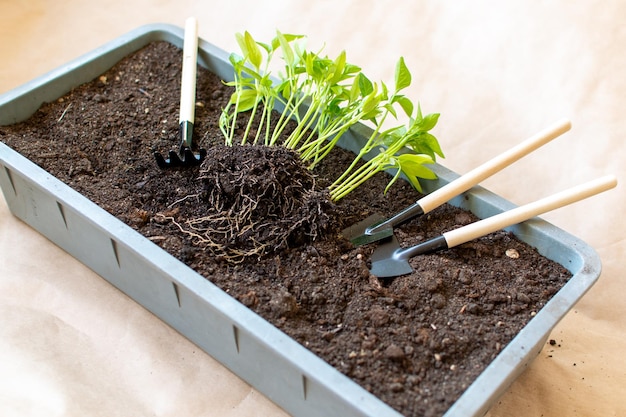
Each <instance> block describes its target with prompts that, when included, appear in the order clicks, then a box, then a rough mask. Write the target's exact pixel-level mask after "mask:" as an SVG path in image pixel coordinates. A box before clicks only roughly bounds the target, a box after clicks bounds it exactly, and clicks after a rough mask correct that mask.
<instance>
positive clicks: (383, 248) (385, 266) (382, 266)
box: [370, 234, 448, 278]
mask: <svg viewBox="0 0 626 417" xmlns="http://www.w3.org/2000/svg"><path fill="white" fill-rule="evenodd" d="M442 249H448V242H447V241H446V238H445V236H444V235H441V236H438V237H435V238H433V239H430V240H427V241H425V242H422V243H419V244H417V245H415V246H410V247H408V248H401V247H400V242H398V239H397V238H396V236H395V235H393V234H392V236H391V238H390V239H388V240H387V241H385V242H384V243H383V244H381V245H380V246H378V248H376V250H375V251H374V253H373V254H372V267H371V268H370V272H371V273H372V274H374V275H376V276H377V277H379V278H392V277H398V276H400V275H407V274H410V273H412V272H413V268H411V265H410V264H409V259H411V258H412V257H414V256H417V255H424V254H427V253H432V252H435V251H439V250H442Z"/></svg>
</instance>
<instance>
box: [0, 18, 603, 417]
mask: <svg viewBox="0 0 626 417" xmlns="http://www.w3.org/2000/svg"><path fill="white" fill-rule="evenodd" d="M182 39H183V31H182V29H181V28H178V27H174V26H170V25H163V24H155V25H148V26H144V27H140V28H139V29H136V30H134V31H132V32H130V33H128V34H126V35H124V36H121V37H119V38H117V39H115V40H113V41H112V42H110V43H107V44H106V45H104V46H102V47H100V48H98V49H96V50H94V51H93V52H91V53H88V54H86V55H84V56H82V57H79V58H78V59H76V60H74V61H72V62H70V63H68V64H67V65H64V66H63V67H61V68H58V69H56V70H53V71H51V72H50V73H48V74H46V75H44V76H42V77H39V78H37V79H35V80H33V81H31V82H29V83H27V84H25V85H23V86H21V87H18V88H16V89H14V90H12V91H10V92H8V93H6V94H3V95H2V96H0V125H7V124H12V123H16V122H19V121H22V120H25V119H27V118H28V117H29V116H30V115H32V114H33V113H34V112H35V111H36V110H37V109H38V107H39V106H40V105H41V104H42V103H44V102H47V101H53V100H56V99H57V98H59V97H60V96H62V95H63V94H65V93H66V92H68V91H69V90H70V89H71V88H73V87H76V86H78V85H80V84H83V83H85V82H88V81H91V80H92V79H94V78H95V77H97V76H99V75H100V74H102V73H103V72H105V71H106V70H108V69H109V68H110V67H112V66H113V65H114V64H116V63H117V62H118V61H119V60H121V59H122V58H124V57H125V56H127V55H128V54H130V53H132V52H134V51H136V50H138V49H140V48H141V47H143V46H145V45H147V44H148V43H150V42H152V41H159V40H164V41H168V42H170V43H172V44H174V45H176V46H178V47H182V42H183V40H182ZM198 61H199V63H200V65H202V66H204V67H206V68H208V69H209V70H210V71H212V72H214V73H215V74H217V75H218V76H220V77H222V78H223V79H225V80H229V79H231V78H232V69H231V65H230V63H229V61H228V54H227V53H226V52H225V51H223V50H220V49H218V48H216V47H215V46H213V45H211V44H209V43H207V42H205V41H202V40H201V41H200V50H199V53H198ZM367 131H368V129H367V128H366V127H365V126H357V127H356V128H355V129H352V131H350V132H349V133H348V134H347V135H345V137H344V139H343V140H342V142H341V145H342V146H344V147H345V148H347V149H351V148H352V149H356V148H355V146H356V144H357V143H358V141H360V140H363V137H364V136H365V135H366V134H367ZM435 170H436V172H437V174H438V176H439V179H438V180H436V181H431V182H429V183H428V184H426V185H425V188H426V190H427V191H432V190H433V189H436V188H438V187H440V186H442V185H444V184H446V183H448V182H449V181H451V180H453V179H454V178H456V177H457V174H455V173H453V172H451V171H449V170H447V169H445V168H444V167H442V166H440V165H437V166H436V167H435ZM0 186H1V187H2V191H3V193H4V196H5V198H6V201H7V204H8V206H9V208H10V210H11V212H12V213H13V214H14V215H15V216H16V217H18V218H20V219H21V220H23V221H24V222H26V223H27V224H29V225H30V226H31V227H33V228H34V229H36V230H38V231H39V232H40V233H41V234H43V235H44V236H46V237H47V238H48V239H50V240H51V241H52V242H54V243H55V244H56V245H58V246H59V247H61V248H62V249H64V250H65V251H66V252H68V253H69V254H70V255H72V256H74V257H75V258H77V259H78V260H80V261H81V262H83V263H84V264H85V265H87V266H88V267H90V268H91V269H93V270H94V271H95V272H96V273H98V274H99V275H100V276H102V277H103V278H104V279H106V280H107V281H109V282H110V283H111V284H113V285H114V286H115V287H117V288H119V289H120V290H121V291H123V292H124V293H126V294H127V295H128V296H130V297H131V298H133V299H134V300H135V301H136V302H138V303H139V304H141V305H142V306H144V307H145V308H146V309H148V310H149V311H151V312H152V313H154V314H155V315H156V316H158V317H159V318H161V319H162V320H163V321H164V322H166V323H168V324H169V325H170V326H172V327H173V328H175V329H176V330H178V331H179V332H180V333H181V334H183V335H184V336H185V337H187V338H188V339H189V340H191V341H192V342H194V343H195V344H196V345H198V346H199V347H200V348H202V349H203V350H204V351H206V352H207V353H208V354H209V355H211V356H213V357H214V358H215V359H217V360H218V361H219V362H221V363H222V364H223V365H225V366H226V367H227V368H229V369H230V370H232V371H233V372H234V373H235V374H237V375H239V376H240V377H241V378H242V379H244V380H245V381H247V382H248V383H250V384H251V385H252V386H254V387H255V388H256V389H258V390H259V391H261V392H262V393H264V394H265V395H266V396H267V397H269V398H270V399H271V400H272V401H274V402H275V403H276V404H278V405H279V406H280V407H282V408H283V409H285V410H286V411H287V412H289V413H290V414H292V415H294V416H372V417H374V416H375V417H381V416H399V414H398V413H397V412H396V411H394V410H393V409H391V408H390V407H389V406H387V405H386V404H384V403H383V402H382V401H380V400H379V399H378V398H376V397H375V396H373V395H372V394H370V393H369V392H367V391H366V390H365V389H363V388H361V387H360V386H359V385H357V384H356V383H354V382H353V381H351V380H350V379H349V378H347V377H346V376H344V375H343V374H341V373H340V372H339V371H337V370H336V369H334V368H333V367H332V366H330V365H329V364H327V363H326V362H324V361H323V360H322V359H320V358H319V357H317V356H315V355H314V354H313V353H311V352H310V351H308V350H307V349H306V348H304V347H302V346H301V345H300V344H298V343H297V342H296V341H294V340H293V339H291V338H289V337H288V336H287V335H285V334H284V333H282V332H281V331H280V330H278V329H276V328H275V327H274V326H272V325H271V324H269V323H268V322H267V321H265V320H264V319H262V318H261V317H259V316H258V315H257V314H255V313H254V312H252V311H251V310H249V309H248V308H246V307H245V306H243V305H242V304H240V303H239V302H237V301H236V300H235V299H233V298H232V297H230V296H229V295H228V294H226V293H225V292H223V291H222V290H220V289H219V288H217V287H216V286H215V285H213V284H212V283H210V282H209V281H207V280H206V279H204V278H203V277H202V276H200V275H199V274H197V273H196V272H194V271H193V270H192V269H190V268H188V267H187V266H185V265H184V264H183V263H181V262H179V261H178V260H176V259H175V258H174V257H172V256H171V255H169V254H168V253H166V252H165V251H164V250H162V249H161V248H159V247H158V246H157V245H155V244H153V243H152V242H150V241H149V240H148V239H146V238H144V237H143V236H141V235H140V234H139V233H137V232H136V231H134V230H133V229H131V228H130V227H128V226H126V225H125V224H124V223H122V222H121V221H120V220H118V219H117V218H115V217H113V216H111V215H110V214H108V213H107V212H106V211H105V210H103V209H102V208H100V207H98V206H97V205H96V204H94V203H93V202H91V201H90V200H88V199H87V198H85V197H83V196H82V195H80V194H79V193H77V192H76V191H74V190H73V189H71V188H69V187H68V186H67V185H65V184H63V183H62V182H60V181H59V180H57V179H56V178H54V177H53V176H52V175H50V174H49V173H47V172H46V171H44V170H43V169H41V168H39V167H38V166H36V165H35V164H33V163H32V162H30V161H29V160H27V159H26V158H24V157H22V156H21V155H19V154H18V153H16V152H14V151H13V150H11V149H10V148H9V147H7V146H5V145H4V144H3V143H0ZM451 203H452V204H454V205H457V206H460V207H463V208H466V209H469V210H471V211H472V212H474V213H475V214H476V215H478V216H479V217H481V218H484V217H488V216H491V215H493V214H496V213H499V212H502V211H504V210H508V209H511V208H513V207H514V205H513V204H511V203H510V202H508V201H506V200H504V199H502V198H500V197H498V196H496V195H494V194H493V193H491V192H489V191H487V190H485V189H484V188H481V187H474V188H473V189H471V190H470V191H469V192H467V193H464V194H463V195H462V196H460V197H457V198H455V199H454V200H453V201H451ZM510 230H511V231H512V232H513V233H515V234H516V235H517V236H518V237H519V238H521V239H522V240H523V241H525V242H527V243H529V244H530V245H532V246H534V247H536V248H537V249H538V250H539V252H540V253H542V254H543V255H544V256H546V257H548V258H550V259H552V260H554V261H556V262H558V263H560V264H561V265H563V266H565V267H566V268H567V269H568V270H569V271H571V272H572V274H573V277H572V279H571V280H570V281H569V282H568V283H567V284H566V285H565V286H564V287H563V288H562V289H561V290H560V291H559V292H558V293H557V294H556V295H555V296H554V297H553V298H552V299H551V300H550V301H549V302H548V303H547V304H546V306H545V307H544V308H542V309H541V310H540V311H539V312H537V315H536V316H535V317H534V318H533V319H532V320H531V321H530V322H529V324H528V325H527V326H526V327H525V328H524V329H522V331H521V332H520V333H519V334H518V335H517V336H516V337H515V338H514V339H513V341H512V342H511V343H510V344H509V345H507V346H506V347H505V348H504V349H503V350H502V352H501V353H500V354H499V355H498V356H497V357H496V359H495V360H494V361H493V362H492V363H491V364H490V365H489V366H488V367H487V369H486V370H485V371H484V372H483V373H482V374H481V375H480V376H479V377H478V378H477V379H476V380H475V382H474V383H473V384H472V385H471V386H470V387H469V388H468V389H467V390H466V391H465V393H464V394H463V395H462V396H461V397H460V398H459V400H458V401H457V402H456V403H455V404H454V405H453V406H452V407H451V408H450V409H449V410H448V412H447V413H446V416H447V417H450V416H463V417H467V416H481V415H484V414H485V413H486V412H487V411H488V410H489V408H490V407H491V405H492V404H493V403H494V401H495V400H496V399H497V398H498V397H499V396H500V395H501V394H502V393H503V392H504V391H505V390H506V389H507V388H508V386H509V385H510V384H511V383H512V382H513V381H514V380H515V378H517V376H518V375H519V374H520V373H521V372H522V371H523V370H524V369H525V367H526V365H527V364H528V363H530V362H531V361H532V360H533V359H534V358H535V357H536V355H537V354H538V353H539V352H540V350H541V349H542V347H543V345H544V344H545V342H546V341H547V338H548V336H549V334H550V331H551V330H552V329H553V328H554V326H555V325H556V324H557V323H558V321H559V320H560V319H561V318H562V317H563V316H564V315H565V314H566V313H567V311H568V310H570V309H571V308H572V307H573V305H574V304H575V303H576V302H577V301H578V300H579V299H580V298H581V297H582V296H583V295H584V294H585V292H586V291H588V290H589V289H590V288H591V286H592V285H593V284H594V282H595V281H596V280H597V279H598V277H599V275H600V270H601V264H600V260H599V258H598V256H597V254H596V253H595V251H594V250H593V249H592V248H591V247H589V246H588V245H587V244H585V243H584V242H582V241H581V240H579V239H577V238H575V237H573V236H571V235H570V234H568V233H566V232H564V231H562V230H560V229H558V228H556V227H554V226H552V225H550V224H548V223H546V222H545V221H543V220H541V219H532V220H530V221H527V222H525V223H523V224H521V225H517V226H514V227H511V228H510Z"/></svg>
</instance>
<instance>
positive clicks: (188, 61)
mask: <svg viewBox="0 0 626 417" xmlns="http://www.w3.org/2000/svg"><path fill="white" fill-rule="evenodd" d="M197 64H198V21H197V19H196V18H195V17H190V18H188V19H187V20H186V21H185V38H184V41H183V74H182V78H181V83H180V84H181V85H180V114H179V123H180V124H181V125H182V124H185V123H187V122H188V123H191V124H193V122H194V117H195V108H196V71H197V69H196V68H197ZM186 136H187V135H183V139H185V138H186ZM186 145H187V146H188V147H191V143H187V144H186Z"/></svg>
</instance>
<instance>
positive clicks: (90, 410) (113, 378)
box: [0, 0, 626, 417]
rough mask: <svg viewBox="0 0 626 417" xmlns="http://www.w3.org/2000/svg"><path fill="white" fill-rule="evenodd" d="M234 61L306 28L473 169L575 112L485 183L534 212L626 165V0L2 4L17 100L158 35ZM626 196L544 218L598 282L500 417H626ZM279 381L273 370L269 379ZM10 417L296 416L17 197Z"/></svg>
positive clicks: (1, 397) (9, 269) (615, 193)
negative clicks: (579, 245) (536, 204)
mask: <svg viewBox="0 0 626 417" xmlns="http://www.w3.org/2000/svg"><path fill="white" fill-rule="evenodd" d="M190 15H195V16H196V17H197V18H198V19H199V24H200V29H199V31H200V36H201V37H202V38H204V39H206V40H208V41H210V42H212V43H214V44H216V45H217V46H219V47H221V48H223V49H226V50H235V49H236V43H235V41H234V37H233V35H234V33H235V32H239V31H243V30H249V31H250V32H251V33H252V34H253V35H255V37H257V38H258V39H262V40H267V39H269V38H270V37H271V36H272V35H273V33H274V30H275V29H280V30H281V31H283V32H291V33H302V34H307V35H308V36H309V38H310V41H309V42H310V44H311V45H322V44H323V43H325V44H326V45H327V46H326V51H327V52H328V53H329V54H330V55H335V54H336V53H338V52H339V51H340V50H341V49H345V50H346V51H347V53H348V58H349V60H350V61H351V62H353V63H356V64H359V65H360V66H362V67H363V68H364V69H365V70H366V73H367V74H369V76H370V78H372V79H375V80H380V79H382V80H385V81H388V82H389V83H391V80H392V77H393V69H394V65H395V62H396V60H397V59H398V57H399V56H404V57H405V59H406V62H407V64H408V66H409V68H410V69H411V70H412V72H413V86H412V87H411V90H410V91H409V93H408V94H409V95H410V96H411V97H412V98H414V99H419V100H420V102H421V104H422V108H423V109H424V111H425V112H440V113H441V115H442V116H441V119H440V124H439V126H438V127H437V129H436V134H437V136H438V137H439V138H440V141H441V143H442V146H443V148H444V150H445V151H446V153H447V158H446V159H445V160H443V161H441V162H442V163H443V164H444V165H445V166H447V167H449V168H451V169H453V170H455V171H457V172H459V173H463V172H467V171H468V170H469V169H471V168H473V167H474V166H476V165H478V164H479V163H480V162H483V161H484V160H486V159H487V158H488V157H490V156H492V155H496V154H497V153H499V152H500V151H503V150H505V149H507V148H509V147H510V146H512V145H513V144H515V143H518V142H519V141H521V140H523V139H524V138H526V137H528V136H530V135H532V134H534V133H535V132H537V131H539V130H541V129H543V128H544V127H546V126H547V125H549V124H551V123H552V122H554V121H556V120H558V119H560V118H561V117H567V118H569V119H570V120H571V121H572V123H573V128H572V131H571V132H569V133H567V134H566V135H564V136H563V137H562V138H559V139H557V140H555V141H554V142H553V143H551V144H549V145H547V146H546V147H544V148H542V149H541V150H540V151H538V152H536V154H534V155H531V156H529V157H527V158H525V159H524V160H523V161H520V162H519V163H517V164H516V165H514V166H512V167H510V168H507V169H506V170H505V171H503V172H501V173H499V174H498V175H496V176H495V177H493V178H492V179H490V180H488V181H486V182H485V183H484V185H485V186H486V187H488V188H489V189H491V190H492V191H494V192H496V193H498V194H500V195H502V196H504V197H505V198H507V199H509V200H511V201H513V202H515V203H517V204H523V203H525V202H529V201H532V200H535V199H537V198H540V197H542V196H545V195H548V194H551V193H553V192H556V191H558V190H561V189H564V188H567V187H569V186H572V185H575V184H578V183H581V182H583V181H585V180H588V179H591V178H596V177H599V176H602V175H605V174H609V173H611V174H615V175H617V176H618V178H619V179H620V181H621V182H622V183H623V182H624V178H626V177H625V174H626V168H625V164H624V160H626V149H625V147H624V140H625V139H626V121H625V119H624V116H623V113H624V111H625V110H626V75H624V74H626V23H624V22H625V21H626V3H625V2H622V1H620V0H609V1H591V0H588V1H581V2H571V1H565V0H553V1H522V0H515V1H507V2H502V1H496V0H493V1H488V0H479V1H473V2H439V1H434V0H433V1H398V0H396V1H394V2H385V1H372V0H359V1H356V0H349V1H337V0H334V1H327V0H324V1H315V2H296V1H286V0H282V1H272V2H261V1H258V0H257V1H244V0H231V1H228V2H226V1H222V2H217V1H212V2H211V1H205V2H200V1H176V2H174V1H164V0H162V1H156V0H154V1H148V0H139V1H132V2H131V1H120V0H109V1H106V2H95V1H78V0H65V1H55V2H51V1H44V0H38V1H37V0H36V1H28V2H27V1H17V2H15V1H10V0H0V93H4V92H6V91H8V90H10V89H11V88H14V87H16V86H18V85H20V84H22V83H25V82H27V81H29V80H31V79H32V78H34V77H36V76H39V75H42V74H44V73H45V72H47V71H49V70H51V69H54V68H56V67H58V66H61V65H62V64H63V63H65V62H67V61H69V60H71V59H73V58H76V57H78V56H79V55H81V54H83V53H86V52H88V51H90V50H92V49H94V48H95V47H97V46H99V45H101V44H103V43H105V42H107V41H109V40H111V39H113V38H114V37H116V36H119V35H121V34H123V33H126V32H128V31H130V30H132V29H134V28H136V27H138V26H140V25H142V24H146V23H154V22H167V23H172V24H176V25H178V26H182V25H183V22H184V20H185V18H186V17H188V16H190ZM624 200H625V195H624V187H623V185H621V184H620V185H619V186H618V188H617V189H616V190H612V191H610V192H608V193H605V194H603V195H601V196H598V197H595V198H593V199H591V200H589V201H585V202H582V203H579V204H577V205H575V206H572V207H567V208H563V209H560V210H559V211H557V212H553V213H550V214H547V215H545V216H543V217H544V218H545V219H547V220H549V221H551V222H553V223H555V224H556V225H557V226H559V227H562V228H563V229H565V230H567V231H569V232H571V233H572V234H574V235H576V236H578V237H580V238H582V239H583V240H585V241H586V242H588V243H590V244H591V245H592V246H593V247H594V248H596V250H597V251H598V253H599V254H600V256H601V258H602V260H603V268H604V270H603V273H602V277H601V279H600V280H599V282H598V284H597V285H596V286H594V288H593V289H592V290H591V291H590V292H589V293H588V294H587V295H586V296H585V297H584V298H583V300H582V301H581V302H580V303H579V304H578V305H576V307H575V308H574V310H572V311H571V312H570V313H569V314H568V316H567V317H566V318H565V319H564V320H563V321H562V322H561V323H560V324H559V325H558V327H557V328H556V329H555V330H554V332H553V334H552V336H551V337H552V338H554V339H555V340H556V341H557V342H558V344H559V345H560V346H555V347H551V346H546V347H545V348H544V350H543V352H542V353H541V354H540V355H539V356H538V358H537V360H536V361H535V362H533V364H532V365H531V366H530V367H529V369H528V370H527V371H526V372H525V373H524V374H523V375H522V376H521V377H520V378H519V379H518V380H517V381H516V382H515V383H514V384H513V385H512V386H511V388H510V389H509V391H508V392H507V393H506V394H505V395H504V396H503V397H502V398H501V399H500V401H499V402H498V403H497V404H496V405H495V406H494V407H493V409H492V410H491V411H490V412H489V415H490V416H493V417H495V416H510V415H516V416H565V415H578V416H611V415H615V416H617V415H624V414H625V413H626V398H625V396H624V395H623V392H624V388H623V387H624V385H625V384H626V364H625V362H624V360H623V359H622V358H623V352H624V347H625V344H626V315H625V313H626V302H624V297H625V294H626V283H625V281H624V279H623V276H622V275H623V272H622V267H623V261H622V256H624V254H625V252H626V241H625V240H624V236H625V231H626V220H624V217H623V212H624V207H625V205H624ZM268 378H271V376H269V375H268ZM0 415H2V416H85V415H103V416H118V415H119V416H128V415H154V416H282V415H285V413H284V412H283V411H281V410H280V409H278V408H277V407H276V406H275V405H274V404H273V403H271V402H270V401H269V400H268V399H266V398H265V397H263V396H262V395H261V394H259V393H258V392H257V391H256V390H254V389H251V388H250V387H249V386H248V385H247V384H245V383H244V382H242V381H241V380H239V379H238V378H237V377H236V376H234V375H233V374H231V373H230V372H229V371H228V370H226V369H224V368H223V367H222V366H221V365H219V364H218V363H216V362H215V361H214V360H213V359H212V358H211V357H209V356H208V355H206V354H204V353H203V352H202V351H200V350H199V349H198V348H197V347H195V346H194V345H192V344H191V343H190V342H188V341H187V340H186V339H184V338H183V337H181V336H180V335H179V334H177V333H176V332H175V331H173V330H172V329H171V328H169V327H168V326H166V325H165V324H163V323H162V322H160V321H159V320H158V319H156V318H155V317H154V316H152V315H151V314H150V313H148V312H146V311H145V310H144V309H142V308H141V307H139V306H138V305H137V304H135V303H134V302H133V301H132V300H130V299H129V298H127V297H126V296H124V295H123V294H121V293H120V292H118V291H117V290H115V289H114V288H113V287H111V286H110V285H109V284H107V283H106V282H105V281H103V280H102V279H101V278H99V277H98V276H97V275H95V274H94V273H93V272H91V271H90V270H88V269H87V268H85V267H84V266H83V265H82V264H80V263H78V262H77V261H75V260H74V259H73V258H71V257H69V256H68V255H67V254H65V253H64V252H62V251H61V250H59V249H58V248H57V247H56V246H54V245H53V244H51V243H50V242H48V241H47V240H46V239H44V238H42V237H41V236H40V235H39V234H37V233H36V232H34V231H33V230H31V229H30V228H29V227H27V226H25V225H24V224H22V223H21V222H19V221H17V220H16V219H15V218H13V217H12V216H11V215H10V213H9V212H8V209H7V208H6V203H5V202H4V199H3V197H0Z"/></svg>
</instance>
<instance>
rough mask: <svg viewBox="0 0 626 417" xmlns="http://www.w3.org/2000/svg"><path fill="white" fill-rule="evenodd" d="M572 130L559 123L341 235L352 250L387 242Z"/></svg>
mask: <svg viewBox="0 0 626 417" xmlns="http://www.w3.org/2000/svg"><path fill="white" fill-rule="evenodd" d="M570 128H571V123H570V122H569V121H568V120H561V121H559V122H557V123H555V124H554V125H553V126H550V127H548V128H547V129H545V130H543V131H541V132H539V133H537V134H535V135H534V136H532V137H530V138H528V139H526V140H525V141H524V142H522V143H520V144H519V145H517V146H515V147H513V148H511V149H509V150H508V151H505V152H504V153H502V154H500V155H498V156H496V157H495V158H493V159H491V160H489V161H487V162H485V163H483V164H482V165H480V166H479V167H477V168H474V169H473V170H471V171H470V172H468V173H467V174H465V175H463V176H461V177H459V178H457V179H456V180H454V181H452V182H450V183H448V184H446V185H445V186H443V187H441V188H439V189H438V190H436V191H433V192H432V193H430V194H428V195H426V196H424V197H422V198H421V199H419V200H418V201H417V202H416V203H414V204H412V205H411V206H409V207H408V208H406V209H404V210H402V211H401V212H399V213H397V214H396V215H394V216H393V217H391V218H389V219H386V220H385V218H384V217H383V216H382V215H380V214H374V215H372V216H370V217H368V218H367V219H365V220H363V221H361V222H359V223H356V224H354V225H352V226H350V227H348V228H347V229H345V230H344V231H343V233H342V234H343V236H344V237H346V238H347V239H349V240H350V241H351V242H352V243H353V244H354V245H355V246H361V245H365V244H368V243H372V242H376V241H379V240H382V239H384V238H388V237H389V236H391V235H392V234H393V228H394V227H396V226H398V225H400V224H402V223H404V222H405V221H407V220H410V219H412V218H413V217H417V216H420V215H422V214H426V213H428V212H430V211H432V210H434V209H435V208H437V207H439V206H440V205H442V204H443V203H445V202H447V201H449V200H450V199H452V198H453V197H455V196H457V195H459V194H461V193H463V192H465V191H467V190H469V189H470V188H472V187H473V186H475V185H477V184H478V183H480V182H481V181H483V180H484V179H486V178H489V177H490V176H492V175H494V174H495V173H497V172H499V171H501V170H502V169H504V168H506V167H507V166H509V165H511V164H512V163H513V162H515V161H517V160H519V159H521V158H522V157H524V156H526V155H528V154H529V153H531V152H532V151H534V150H536V149H537V148H539V147H541V146H543V145H545V144H546V143H548V142H550V141H551V140H553V139H555V138H557V137H558V136H560V135H562V134H563V133H565V132H567V131H568V130H569V129H570Z"/></svg>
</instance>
